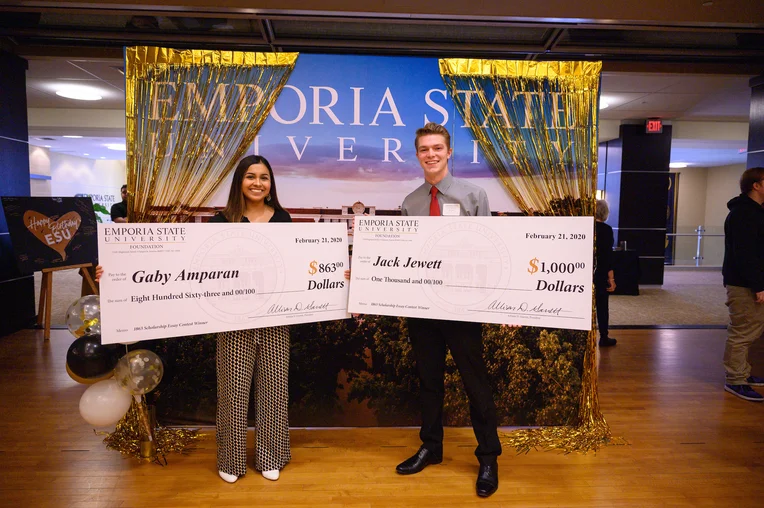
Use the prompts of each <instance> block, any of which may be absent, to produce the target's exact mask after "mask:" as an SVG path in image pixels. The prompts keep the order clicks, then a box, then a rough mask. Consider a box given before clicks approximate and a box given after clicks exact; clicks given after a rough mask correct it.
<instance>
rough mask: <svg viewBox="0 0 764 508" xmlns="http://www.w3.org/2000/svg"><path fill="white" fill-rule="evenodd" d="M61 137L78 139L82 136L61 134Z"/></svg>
mask: <svg viewBox="0 0 764 508" xmlns="http://www.w3.org/2000/svg"><path fill="white" fill-rule="evenodd" d="M61 137H62V138H69V139H80V138H81V137H82V136H61Z"/></svg>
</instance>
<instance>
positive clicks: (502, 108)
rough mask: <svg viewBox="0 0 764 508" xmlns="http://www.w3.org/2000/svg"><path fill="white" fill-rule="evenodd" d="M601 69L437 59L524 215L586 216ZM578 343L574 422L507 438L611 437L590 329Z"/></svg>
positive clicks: (548, 445) (570, 444)
mask: <svg viewBox="0 0 764 508" xmlns="http://www.w3.org/2000/svg"><path fill="white" fill-rule="evenodd" d="M601 70H602V63H601V62H531V61H503V60H480V59H462V58H455V59H441V60H440V73H441V76H442V77H443V80H444V82H445V84H446V86H447V88H448V90H449V92H450V94H451V97H452V98H453V100H454V103H455V104H456V109H457V110H458V111H459V113H460V114H461V116H462V118H463V119H464V122H465V124H467V125H468V126H469V128H470V131H471V132H472V135H473V136H474V138H475V139H476V140H478V144H479V145H480V148H481V149H482V151H483V154H484V155H485V157H486V159H487V161H488V163H489V164H490V166H491V167H492V168H493V169H494V170H495V171H496V173H497V175H498V177H499V178H500V179H501V181H502V183H503V184H504V186H505V187H506V189H507V191H508V192H509V193H510V194H511V195H512V197H514V199H515V201H516V202H517V204H518V206H519V207H520V208H521V209H522V210H523V212H525V213H526V214H528V215H557V216H579V215H589V216H592V215H594V209H595V203H596V201H595V197H594V196H595V190H596V183H597V120H598V101H599V84H600V72H601ZM593 314H594V313H593ZM592 321H594V315H593V316H592ZM586 344H587V345H586V351H585V353H584V366H583V369H584V370H583V374H582V376H581V378H582V379H581V382H582V388H581V396H580V400H579V411H578V418H577V420H578V421H577V422H576V423H575V424H574V425H572V426H565V427H543V428H539V429H531V430H521V431H517V432H514V433H512V434H510V435H509V436H508V437H507V440H506V441H505V442H506V443H507V444H509V445H511V446H515V447H516V448H517V449H518V450H519V451H526V452H527V451H528V450H530V449H532V448H545V449H557V450H561V451H564V452H570V451H574V450H575V451H584V452H585V451H587V450H590V449H594V450H596V449H597V448H598V446H599V445H600V444H603V443H608V442H612V438H611V435H610V429H609V428H608V425H607V422H606V421H605V418H604V416H603V415H602V413H601V411H600V408H599V401H598V399H597V367H596V355H597V343H596V331H595V330H594V329H593V330H592V331H591V332H589V334H588V337H587V342H586Z"/></svg>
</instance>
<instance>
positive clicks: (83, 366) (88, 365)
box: [66, 335, 124, 384]
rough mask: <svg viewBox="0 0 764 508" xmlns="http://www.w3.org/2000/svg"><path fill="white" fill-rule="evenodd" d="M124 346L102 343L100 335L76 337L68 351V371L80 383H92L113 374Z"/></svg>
mask: <svg viewBox="0 0 764 508" xmlns="http://www.w3.org/2000/svg"><path fill="white" fill-rule="evenodd" d="M122 351H124V346H119V345H116V344H106V345H103V344H101V336H100V335H84V336H82V337H80V338H79V339H75V341H74V342H72V344H71V345H70V346H69V350H68V351H67V352H66V373H67V374H69V377H71V378H72V379H74V380H75V381H77V382H78V383H85V384H91V383H95V382H97V381H101V380H103V379H108V378H110V377H111V376H112V373H113V371H114V367H115V366H116V365H117V362H118V361H119V357H120V355H121V354H122Z"/></svg>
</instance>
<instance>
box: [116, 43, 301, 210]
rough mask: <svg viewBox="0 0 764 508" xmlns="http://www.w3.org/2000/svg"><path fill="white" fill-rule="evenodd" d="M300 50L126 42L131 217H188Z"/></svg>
mask: <svg viewBox="0 0 764 508" xmlns="http://www.w3.org/2000/svg"><path fill="white" fill-rule="evenodd" d="M297 56H298V54H297V53H257V52H249V51H218V50H176V49H172V48H156V47H148V46H134V47H128V48H125V87H126V90H125V116H126V118H125V122H126V123H125V128H126V131H125V135H126V141H127V143H126V149H127V153H126V155H125V157H126V172H127V194H128V199H127V203H128V220H129V221H130V222H186V221H188V220H190V219H191V217H192V216H193V214H194V212H195V211H196V210H198V209H199V208H200V207H202V206H204V205H205V203H206V202H207V201H208V200H209V198H210V197H212V195H213V194H214V192H215V191H216V189H217V188H218V186H219V185H220V183H221V182H223V181H224V180H225V178H226V177H227V176H228V175H229V174H230V173H231V171H232V170H233V168H234V167H235V165H236V163H237V162H238V161H239V159H241V158H242V157H243V156H244V155H245V153H246V151H247V149H248V148H249V147H250V146H252V143H253V141H254V140H255V137H256V136H257V133H258V131H259V130H260V127H262V125H263V122H265V120H266V118H267V117H268V114H269V113H270V111H271V109H272V108H273V105H274V104H275V103H276V99H277V98H278V96H279V94H280V93H281V90H282V89H283V88H284V85H286V82H287V80H288V79H289V76H290V74H291V73H292V69H294V65H295V62H296V60H297Z"/></svg>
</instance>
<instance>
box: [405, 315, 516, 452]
mask: <svg viewBox="0 0 764 508" xmlns="http://www.w3.org/2000/svg"><path fill="white" fill-rule="evenodd" d="M408 326H409V336H410V337H411V347H412V350H413V353H414V357H415V359H416V364H417V371H418V373H419V386H420V388H419V390H420V397H421V401H422V429H421V430H420V432H419V437H420V438H421V440H422V444H423V445H424V447H425V448H427V449H428V450H430V451H431V452H433V453H435V454H438V455H442V454H443V397H444V392H445V390H444V377H445V371H446V347H448V349H450V350H451V356H452V357H453V358H454V361H455V362H456V367H457V368H458V369H459V373H460V374H461V376H462V381H463V382H464V388H465V389H466V391H467V396H468V397H469V404H470V418H471V420H472V429H473V430H474V432H475V437H476V438H477V442H478V446H477V449H476V450H475V455H476V456H477V458H478V461H479V462H480V463H481V464H491V463H493V462H494V461H495V460H496V457H498V456H499V455H501V442H500V441H499V435H498V430H497V426H498V421H497V418H496V405H495V404H494V401H493V391H492V390H491V386H490V383H489V382H488V372H487V370H486V366H485V361H484V359H483V336H482V328H481V325H480V323H465V322H462V321H442V320H435V319H414V318H410V319H409V320H408Z"/></svg>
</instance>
